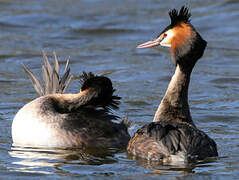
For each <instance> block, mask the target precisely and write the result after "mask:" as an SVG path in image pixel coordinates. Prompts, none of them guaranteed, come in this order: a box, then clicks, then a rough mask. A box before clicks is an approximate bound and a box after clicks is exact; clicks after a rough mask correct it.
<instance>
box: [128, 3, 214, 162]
mask: <svg viewBox="0 0 239 180" xmlns="http://www.w3.org/2000/svg"><path fill="white" fill-rule="evenodd" d="M169 16H170V18H171V24H170V25H169V26H168V27H166V28H165V29H164V30H163V31H162V33H160V35H159V36H158V37H157V38H156V39H155V40H152V41H148V42H146V43H143V44H141V45H139V46H138V47H137V48H149V47H154V46H158V45H161V46H166V47H171V57H172V61H173V63H174V64H175V66H176V70H175V73H174V75H173V77H172V79H171V81H170V83H169V86H168V89H167V91H166V94H165V95H164V97H163V99H162V101H161V103H160V105H159V107H158V110H157V111H156V114H155V116H154V121H153V122H152V123H149V124H146V125H144V126H143V127H142V128H140V129H139V130H138V131H137V132H136V133H135V134H134V136H133V137H132V138H131V140H130V141H129V144H128V147H127V151H128V152H129V153H130V154H132V155H134V156H138V157H141V158H144V159H148V160H156V161H161V162H167V163H170V162H177V161H184V162H188V161H194V160H201V159H204V158H206V157H214V156H218V153H217V145H216V143H215V142H214V140H213V139H211V138H210V137H209V136H208V135H207V134H206V133H204V132H203V131H201V130H199V129H197V128H196V126H195V124H194V123H193V121H192V118H191V114H190V109H189V104H188V86H189V82H190V75H191V72H192V70H193V67H194V65H195V64H196V62H197V60H198V59H200V58H201V57H202V55H203V52H204V49H205V48H206V45H207V42H206V41H204V40H203V39H202V37H201V36H200V35H199V33H198V32H197V31H196V30H195V28H194V27H193V26H192V24H191V23H190V17H191V14H190V13H189V12H188V8H186V7H184V6H183V7H182V8H181V9H180V11H179V12H178V11H177V10H176V9H173V10H171V11H170V12H169Z"/></svg>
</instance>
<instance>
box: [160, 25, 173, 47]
mask: <svg viewBox="0 0 239 180" xmlns="http://www.w3.org/2000/svg"><path fill="white" fill-rule="evenodd" d="M165 33H166V34H167V37H165V38H164V39H163V40H162V41H161V42H160V45H161V46H165V47H171V42H172V41H171V40H172V38H173V36H174V31H173V30H171V29H170V30H168V31H166V32H165Z"/></svg>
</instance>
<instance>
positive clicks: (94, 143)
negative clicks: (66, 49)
mask: <svg viewBox="0 0 239 180" xmlns="http://www.w3.org/2000/svg"><path fill="white" fill-rule="evenodd" d="M43 57H44V61H45V64H44V66H43V67H42V70H43V79H44V82H45V87H44V88H43V87H42V86H41V84H40V82H39V81H38V80H37V78H36V77H35V76H34V75H33V73H32V72H31V71H30V70H29V69H28V68H26V67H25V66H23V67H24V69H25V71H26V72H27V74H28V75H29V77H30V79H31V81H32V83H33V85H34V87H35V89H36V91H37V92H38V94H39V95H40V97H39V98H37V99H35V100H33V101H31V102H29V103H28V104H26V105H25V106H24V107H22V108H21V109H20V110H19V111H18V112H17V114H16V116H15V118H14V120H13V123H12V139H13V145H14V146H24V147H60V148H67V147H79V148H81V147H104V148H125V147H126V146H127V143H128V141H129V139H130V136H129V134H128V129H127V125H126V124H125V122H123V121H122V122H121V123H116V122H113V121H114V120H117V119H118V117H117V116H115V115H113V114H112V113H111V110H112V109H117V108H118V104H119V100H120V97H118V96H115V95H113V93H114V91H115V89H113V87H112V83H111V80H110V79H109V78H107V77H104V76H96V75H94V74H92V73H83V75H82V76H83V79H82V81H81V84H82V87H81V91H80V93H77V94H62V93H64V92H65V89H66V88H67V86H68V84H69V82H70V79H69V80H68V81H67V82H66V80H67V79H68V77H69V71H70V68H69V63H68V62H67V65H66V68H65V73H64V75H63V77H62V78H61V80H59V65H58V61H57V58H56V55H55V54H54V68H53V69H52V67H51V65H50V63H49V61H48V59H47V57H46V55H45V54H43ZM65 82H66V85H64V84H65ZM112 120H113V121H112Z"/></svg>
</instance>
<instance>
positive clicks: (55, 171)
mask: <svg viewBox="0 0 239 180" xmlns="http://www.w3.org/2000/svg"><path fill="white" fill-rule="evenodd" d="M183 4H187V5H188V6H189V7H190V9H191V12H192V15H193V16H192V24H193V25H194V26H195V27H196V28H197V30H198V31H199V32H200V33H201V35H202V36H203V37H204V39H206V40H207V41H208V47H207V50H206V51H205V54H204V56H203V58H202V59H201V60H200V61H199V62H198V63H197V65H196V67H195V69H194V71H193V74H192V78H191V84H190V91H189V100H190V105H191V113H192V117H193V119H194V122H195V124H196V125H197V127H198V128H200V129H202V130H203V131H205V132H206V133H208V135H209V136H210V137H212V138H213V139H215V141H216V142H217V144H218V151H219V154H220V157H219V158H218V159H216V160H215V159H213V160H212V159H208V160H206V161H203V162H201V163H198V164H189V165H184V166H183V165H175V166H166V165H165V166H163V165H161V164H155V163H150V162H147V161H142V160H134V159H132V158H130V157H128V156H127V155H126V153H125V152H124V151H118V150H114V149H110V150H108V151H103V152H102V153H98V154H96V153H95V152H94V150H93V152H87V153H86V152H84V151H81V150H56V149H55V150H49V149H41V150H40V149H31V148H29V149H19V148H13V147H12V146H11V143H12V140H11V123H12V119H13V118H14V115H15V114H16V112H17V111H18V110H19V109H20V108H21V107H22V106H23V105H24V104H25V103H27V102H29V101H30V100H32V99H34V98H36V97H37V95H36V93H35V92H34V90H33V88H32V87H31V84H30V82H29V80H28V79H27V77H26V75H25V73H24V72H23V69H22V67H21V64H22V63H24V64H26V65H27V66H28V67H29V68H31V69H32V71H34V72H36V73H40V70H41V68H40V67H41V65H42V57H41V56H42V55H41V51H42V50H44V51H46V52H47V53H48V55H51V53H52V51H56V53H57V55H58V56H59V60H60V62H61V64H63V63H65V60H66V59H67V58H68V57H70V59H71V72H72V73H73V74H75V75H79V74H81V73H82V71H92V72H94V73H98V74H101V73H108V75H107V76H108V77H110V78H111V79H112V81H113V83H114V86H115V88H116V89H117V94H118V95H120V96H122V103H121V105H120V110H119V111H118V112H116V114H117V115H119V116H121V117H124V116H126V115H127V116H128V118H129V119H130V120H132V121H133V122H134V124H135V125H134V128H133V129H131V134H132V133H133V132H135V130H137V129H138V128H139V127H141V126H142V125H143V124H146V123H148V122H151V121H152V119H153V115H154V112H155V111H156V109H157V106H158V104H159V103H160V100H161V98H162V97H163V95H164V93H165V90H166V88H167V85H168V83H169V80H170V77H171V76H172V74H173V72H174V67H173V65H172V63H171V60H170V55H169V49H166V48H157V49H146V50H137V49H136V48H135V47H136V46H137V44H139V43H142V42H144V41H147V40H150V39H152V38H154V37H156V36H157V35H158V33H159V32H161V30H163V29H164V28H165V26H167V25H168V24H169V22H170V20H169V17H168V14H167V12H168V10H169V9H172V8H179V7H180V6H181V5H183ZM238 17H239V2H238V1H233V0H214V1H209V0H203V1H180V2H179V1H176V0H169V1H167V2H166V1H153V0H147V1H136V0H126V1H110V0H102V1H97V0H83V1H73V0H67V1H66V0H52V1H46V0H42V1H30V0H22V1H13V0H1V1H0V40H1V43H0V92H1V93H0V99H1V102H0V121H1V123H0V174H1V177H3V178H4V179H13V178H15V177H19V178H21V179H26V178H29V179H34V178H36V179H37V178H42V179H46V178H48V179H56V178H65V179H66V178H72V179H74V178H83V179H136V178H137V179H158V178H162V179H198V178H199V179H231V178H235V179H236V178H237V177H238V175H239V173H238V172H239V171H238V170H239V163H238V162H239V156H238V153H239V148H238V144H239V140H238V135H239V131H238V129H239V123H238V120H239V116H238V111H239V100H238V99H239V98H238V97H239V72H238V69H239V63H238V58H239V48H238V44H239V36H238V34H239V18H238ZM77 91H79V79H76V80H75V81H73V82H72V83H71V85H70V87H69V90H68V92H71V93H73V92H77Z"/></svg>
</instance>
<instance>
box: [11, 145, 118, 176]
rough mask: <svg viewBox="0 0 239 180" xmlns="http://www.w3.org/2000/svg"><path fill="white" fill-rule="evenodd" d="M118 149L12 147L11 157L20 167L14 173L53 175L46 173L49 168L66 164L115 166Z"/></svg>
mask: <svg viewBox="0 0 239 180" xmlns="http://www.w3.org/2000/svg"><path fill="white" fill-rule="evenodd" d="M116 153H119V150H117V149H102V148H101V149H96V148H94V149H90V148H88V149H43V148H21V147H12V148H11V151H9V155H10V156H11V157H13V158H15V159H16V161H13V162H12V164H15V165H20V166H18V167H17V168H14V169H11V170H13V171H21V172H31V173H34V172H37V173H39V169H43V170H41V173H47V174H48V173H51V172H48V171H44V169H45V168H46V169H47V168H48V167H52V168H56V167H58V169H60V167H61V166H62V165H64V164H71V165H74V164H77V165H95V166H99V165H102V164H113V163H116V162H117V160H116V159H115V158H114V154H116Z"/></svg>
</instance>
